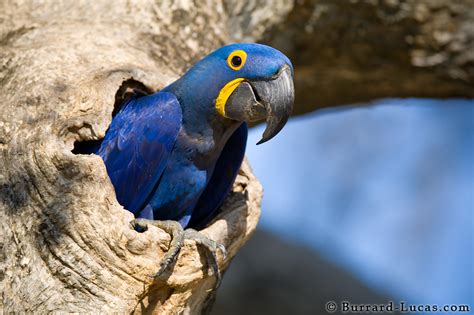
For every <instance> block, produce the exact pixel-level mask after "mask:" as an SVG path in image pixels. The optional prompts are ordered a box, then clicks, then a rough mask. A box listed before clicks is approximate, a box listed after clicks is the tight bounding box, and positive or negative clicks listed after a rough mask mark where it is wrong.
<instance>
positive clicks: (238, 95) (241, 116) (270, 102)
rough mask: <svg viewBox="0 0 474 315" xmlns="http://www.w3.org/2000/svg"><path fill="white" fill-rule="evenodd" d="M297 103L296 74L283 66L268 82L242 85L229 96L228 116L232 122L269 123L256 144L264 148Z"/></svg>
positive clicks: (260, 81) (226, 112)
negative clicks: (294, 84)
mask: <svg viewBox="0 0 474 315" xmlns="http://www.w3.org/2000/svg"><path fill="white" fill-rule="evenodd" d="M294 99H295V90H294V86H293V74H292V71H291V68H290V67H289V66H288V65H284V66H283V67H281V69H280V70H279V71H278V73H277V74H275V75H274V76H272V77H271V78H270V79H268V80H259V81H244V82H242V83H241V84H240V85H239V86H238V87H237V88H236V89H235V90H234V92H233V93H232V94H231V95H230V96H229V99H228V100H227V102H226V106H225V114H226V116H227V117H229V118H231V119H236V120H241V121H248V122H252V121H257V120H261V119H266V122H267V127H266V128H265V131H264V132H263V135H262V139H261V140H260V141H259V142H258V143H257V144H262V143H264V142H266V141H268V140H270V139H271V138H273V137H274V136H276V135H277V134H278V132H280V130H281V129H282V128H283V127H284V126H285V124H286V122H287V121H288V118H289V117H290V114H291V112H292V110H293V101H294Z"/></svg>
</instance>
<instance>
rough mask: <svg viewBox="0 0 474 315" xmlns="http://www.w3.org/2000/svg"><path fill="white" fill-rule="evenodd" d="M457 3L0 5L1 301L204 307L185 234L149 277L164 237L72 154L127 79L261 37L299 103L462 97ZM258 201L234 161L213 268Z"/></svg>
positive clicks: (142, 81)
mask: <svg viewBox="0 0 474 315" xmlns="http://www.w3.org/2000/svg"><path fill="white" fill-rule="evenodd" d="M471 4H472V2H470V1H449V0H445V1H441V0H439V1H434V0H433V1H426V2H423V3H421V1H406V2H403V3H401V2H400V3H399V2H398V1H395V0H391V1H330V0H326V1H322V0H321V1H314V2H297V3H296V4H295V5H293V3H292V2H285V1H274V2H266V1H253V0H244V1H223V2H213V1H191V0H183V1H161V2H159V3H155V2H153V1H151V0H150V1H140V2H136V3H135V2H123V3H118V2H109V3H108V2H106V1H95V2H90V3H87V4H80V3H77V2H76V1H69V2H62V3H59V2H53V1H51V2H47V3H37V2H34V1H32V2H28V1H27V2H22V3H14V2H12V3H8V2H2V3H1V4H0V23H1V28H0V97H1V100H2V103H1V106H0V153H1V154H0V159H1V161H0V288H1V296H0V310H2V311H4V312H9V311H27V312H32V311H42V312H46V311H65V312H95V311H98V310H99V311H102V312H111V311H115V312H120V313H130V312H136V313H148V312H155V313H160V314H176V313H193V314H197V313H200V312H201V311H203V310H204V309H205V308H206V305H207V304H208V302H209V301H211V300H212V296H213V293H212V292H210V291H209V290H208V289H210V288H211V287H212V285H213V283H214V279H213V277H212V276H210V275H209V274H208V272H207V266H206V261H205V258H204V257H205V256H204V253H201V252H200V250H199V249H197V248H196V246H195V244H194V243H193V242H186V244H185V247H184V249H183V250H182V252H181V254H180V257H179V259H178V261H177V263H176V264H175V265H174V266H173V268H172V270H171V271H170V272H169V273H168V274H166V277H165V278H166V279H164V280H163V281H158V282H153V281H152V280H151V279H150V278H149V275H151V274H153V273H154V272H156V271H157V270H158V263H159V261H160V259H161V257H162V256H163V254H164V252H165V251H166V249H167V246H168V243H169V236H168V235H167V234H166V233H164V232H163V231H161V230H159V229H158V228H154V227H151V228H150V229H149V230H148V231H146V232H145V233H137V232H135V231H133V230H132V229H131V228H130V227H129V224H128V223H129V221H130V220H131V219H132V215H131V213H129V212H128V211H126V210H124V209H123V208H122V207H121V206H120V205H119V204H118V203H117V201H116V198H115V195H114V191H113V187H112V186H111V184H110V181H109V179H108V177H107V174H106V171H105V168H104V165H103V163H102V161H101V160H100V158H98V157H97V156H93V155H91V156H87V155H75V154H73V153H71V150H72V149H73V147H74V143H75V142H77V141H85V140H93V139H97V138H100V137H103V135H104V133H105V131H106V130H107V127H108V125H109V123H110V120H111V113H112V111H113V109H114V103H115V102H118V101H120V99H121V96H122V93H123V91H124V90H126V88H127V87H131V86H139V87H141V88H143V89H147V90H149V91H153V90H158V89H160V88H162V87H163V86H165V85H166V84H168V83H170V82H171V81H172V80H174V79H176V78H177V77H178V76H179V75H180V74H181V73H182V72H183V71H184V70H185V69H186V68H187V67H189V66H190V65H191V64H192V63H194V62H195V61H196V60H197V59H199V58H200V57H202V56H203V55H205V54H206V53H208V52H209V51H210V50H212V49H214V48H216V47H218V46H220V45H222V44H225V43H228V42H232V41H243V40H245V41H255V40H259V39H261V38H265V41H267V42H270V43H272V44H274V45H275V46H277V47H279V48H281V49H282V50H284V51H286V52H287V53H288V54H289V55H290V56H291V57H292V59H293V60H294V62H295V66H296V84H297V86H296V88H297V102H298V104H300V105H301V104H306V105H309V106H311V108H314V107H322V106H330V105H340V104H345V103H353V102H354V101H365V100H369V99H372V98H374V97H382V96H471V97H472V96H474V95H473V91H472V89H470V87H471V85H472V82H473V75H474V74H473V73H474V71H473V59H474V58H473V50H472V43H473V40H472V39H473V29H474V28H473V27H472V24H473V17H472V14H473V12H472V10H471V11H470V10H468V9H469V8H470V6H471ZM300 108H302V107H301V106H300ZM297 109H298V106H297ZM307 109H308V108H306V109H305V110H307ZM300 111H303V109H301V110H300ZM261 196H262V189H261V186H260V185H259V183H258V181H257V180H256V179H255V177H254V176H253V175H252V173H251V171H250V169H249V167H248V165H247V164H244V166H243V168H242V171H241V174H240V175H239V177H238V179H237V182H236V184H235V186H234V191H233V192H232V194H231V195H230V197H229V198H228V200H227V202H226V204H225V206H224V207H223V211H222V214H221V215H220V216H219V217H218V218H217V219H216V220H215V221H214V222H213V224H211V225H210V226H209V227H208V228H206V229H205V230H204V231H203V232H204V233H206V234H207V235H208V236H210V237H211V238H213V239H214V240H216V241H217V242H220V243H223V244H224V245H225V246H226V247H227V248H228V252H229V255H228V257H227V258H226V259H223V257H219V264H220V267H221V268H222V269H225V268H227V266H228V265H229V263H230V260H231V259H232V257H233V256H234V255H235V254H236V252H237V251H238V249H239V248H240V247H241V246H242V245H243V244H244V243H245V241H246V240H247V239H248V238H249V237H250V235H251V234H252V232H253V231H254V229H255V226H256V224H257V221H258V217H259V214H260V200H261Z"/></svg>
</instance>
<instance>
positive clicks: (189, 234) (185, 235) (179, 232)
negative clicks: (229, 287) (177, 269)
mask: <svg viewBox="0 0 474 315" xmlns="http://www.w3.org/2000/svg"><path fill="white" fill-rule="evenodd" d="M130 224H131V226H132V228H134V229H136V228H137V227H138V228H140V229H143V230H146V229H147V226H148V225H149V224H150V225H154V226H156V227H159V228H160V229H162V230H164V231H165V232H167V233H169V234H170V235H171V243H170V246H169V249H168V252H167V253H166V254H165V256H164V257H163V259H162V261H161V262H160V269H159V270H158V272H157V273H156V275H154V276H153V277H154V278H155V279H156V278H158V277H160V276H161V274H163V272H164V271H165V270H166V269H167V268H168V266H169V265H171V264H172V263H173V262H174V261H176V258H177V257H178V254H179V251H180V250H181V248H182V247H183V244H184V240H185V239H189V240H194V241H195V242H196V244H198V245H200V246H202V247H204V248H205V249H206V254H207V261H208V264H209V266H210V268H211V270H212V274H213V275H214V276H215V277H216V283H215V285H214V289H217V288H218V287H219V286H220V284H221V280H222V276H221V272H220V270H219V266H218V264H217V255H216V254H217V250H220V251H221V253H222V255H223V256H224V258H225V256H226V253H227V252H226V249H225V247H224V245H222V244H218V243H216V242H215V241H213V240H211V239H210V238H208V237H207V236H206V235H204V234H202V233H200V232H198V231H196V230H193V229H187V230H184V229H183V227H182V226H181V224H179V222H177V221H171V220H166V221H155V220H148V219H142V218H138V219H135V220H133V221H131V222H130Z"/></svg>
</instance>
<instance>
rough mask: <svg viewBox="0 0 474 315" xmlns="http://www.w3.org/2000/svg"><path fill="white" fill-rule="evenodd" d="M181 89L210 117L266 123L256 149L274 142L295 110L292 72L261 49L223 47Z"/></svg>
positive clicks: (272, 53)
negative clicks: (258, 146)
mask: <svg viewBox="0 0 474 315" xmlns="http://www.w3.org/2000/svg"><path fill="white" fill-rule="evenodd" d="M177 83H178V85H179V88H178V89H177V90H178V91H177V92H178V94H183V88H184V87H185V86H186V88H184V89H185V90H187V91H192V92H193V95H194V96H193V97H189V96H188V97H187V98H188V100H190V99H191V98H192V99H193V100H192V101H193V102H194V104H198V103H199V104H200V105H196V106H200V107H201V108H204V109H205V110H206V111H207V112H208V113H212V114H214V115H218V116H220V117H224V118H225V119H230V120H234V121H242V122H243V121H246V122H254V121H259V120H264V119H265V120H266V123H267V127H266V129H265V131H264V133H263V136H262V139H261V140H260V141H259V142H258V144H261V143H263V142H266V141H268V140H269V139H271V138H273V137H274V136H275V135H276V134H277V133H278V132H279V131H280V130H281V129H282V128H283V126H284V125H285V124H286V122H287V121H288V118H289V116H290V114H291V111H292V109H293V101H294V86H293V66H292V64H291V62H290V60H289V59H288V57H286V56H285V55H284V54H283V53H281V52H280V51H278V50H276V49H274V48H272V47H269V46H265V45H261V44H254V43H238V44H231V45H227V46H224V47H221V48H219V49H217V50H216V51H214V52H212V53H211V54H209V55H208V56H206V57H205V58H203V59H202V60H201V61H199V62H198V63H196V64H195V65H194V66H193V67H192V68H191V69H190V70H189V71H188V72H187V73H186V74H185V75H184V76H183V77H182V78H181V79H180V80H178V81H177ZM186 93H188V92H186ZM178 98H179V97H178ZM185 98H186V97H185ZM203 100H204V101H203Z"/></svg>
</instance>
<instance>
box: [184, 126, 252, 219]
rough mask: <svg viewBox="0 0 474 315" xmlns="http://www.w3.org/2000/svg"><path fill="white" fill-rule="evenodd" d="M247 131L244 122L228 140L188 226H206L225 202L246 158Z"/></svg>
mask: <svg viewBox="0 0 474 315" xmlns="http://www.w3.org/2000/svg"><path fill="white" fill-rule="evenodd" d="M247 133H248V130H247V124H246V123H243V124H242V125H241V126H240V127H239V128H238V129H237V130H236V131H235V132H234V133H233V134H232V136H231V137H230V138H229V140H228V141H227V143H226V145H225V146H224V149H223V150H222V153H221V155H220V157H219V159H218V160H217V163H216V166H215V167H214V172H213V173H212V176H211V179H210V180H209V183H208V184H207V186H206V188H205V189H204V192H203V193H202V194H201V196H200V198H199V201H198V203H197V204H196V207H195V208H194V211H193V214H192V217H191V220H190V222H189V224H188V227H192V228H202V227H204V226H205V225H206V224H207V223H209V221H210V220H211V219H212V218H213V217H214V216H215V215H216V212H217V210H218V209H219V208H220V207H221V206H222V204H223V203H224V200H225V198H226V197H227V195H228V194H229V192H230V190H231V188H232V185H233V183H234V181H235V178H236V177H237V173H238V172H239V169H240V166H241V165H242V161H243V159H244V155H245V147H246V144H247Z"/></svg>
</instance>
